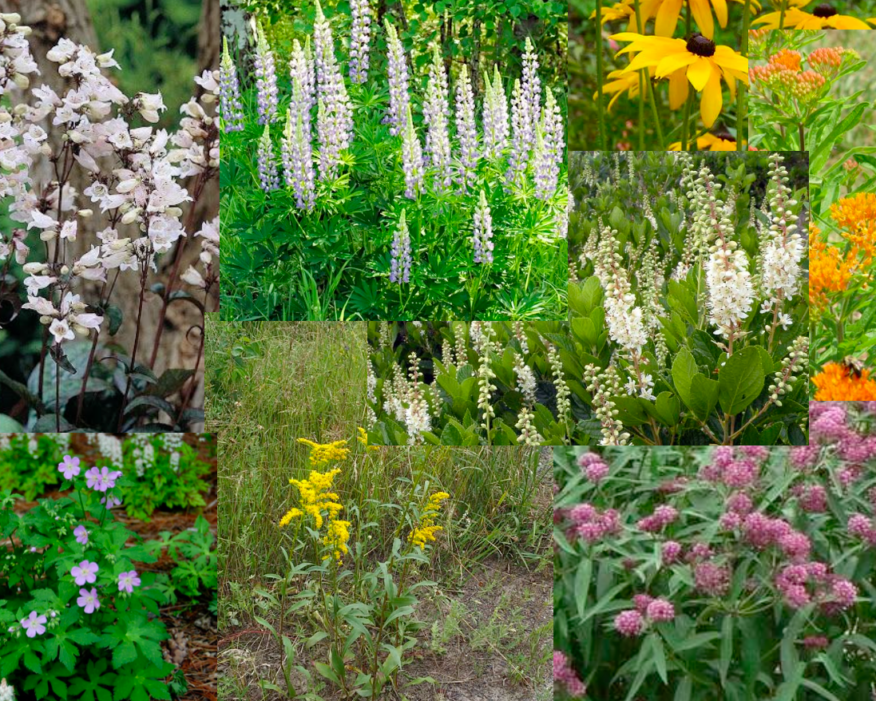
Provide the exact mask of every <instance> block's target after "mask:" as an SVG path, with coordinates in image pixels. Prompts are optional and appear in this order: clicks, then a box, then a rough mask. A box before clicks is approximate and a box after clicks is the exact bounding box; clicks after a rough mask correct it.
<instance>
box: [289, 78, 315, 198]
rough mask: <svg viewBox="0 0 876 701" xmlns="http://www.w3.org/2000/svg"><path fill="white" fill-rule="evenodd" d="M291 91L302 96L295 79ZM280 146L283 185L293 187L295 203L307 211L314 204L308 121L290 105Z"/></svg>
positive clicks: (297, 95)
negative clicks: (293, 88) (281, 151)
mask: <svg viewBox="0 0 876 701" xmlns="http://www.w3.org/2000/svg"><path fill="white" fill-rule="evenodd" d="M294 93H295V96H296V97H297V98H298V99H301V97H300V94H301V86H300V84H299V83H298V82H297V81H296V83H295V90H294ZM296 97H293V103H294V102H295V101H296ZM293 114H294V115H295V116H294V117H293ZM282 150H283V174H284V177H285V180H286V185H287V186H288V187H291V188H292V189H293V190H294V191H295V205H296V206H297V207H298V209H304V210H307V211H310V210H312V209H313V204H314V184H313V154H312V151H311V145H310V122H309V121H305V119H304V117H303V116H302V114H301V111H298V110H294V109H293V107H292V106H291V105H290V107H289V111H288V112H287V113H286V128H285V129H284V130H283V140H282Z"/></svg>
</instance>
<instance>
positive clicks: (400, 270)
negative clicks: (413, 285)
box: [389, 210, 411, 284]
mask: <svg viewBox="0 0 876 701" xmlns="http://www.w3.org/2000/svg"><path fill="white" fill-rule="evenodd" d="M410 275H411V236H410V234H409V233H408V224H407V222H406V221H405V210H402V213H401V217H400V218H399V220H398V228H397V229H396V230H395V235H394V236H393V239H392V263H391V267H390V271H389V281H390V282H397V283H399V284H401V283H403V282H409V281H410Z"/></svg>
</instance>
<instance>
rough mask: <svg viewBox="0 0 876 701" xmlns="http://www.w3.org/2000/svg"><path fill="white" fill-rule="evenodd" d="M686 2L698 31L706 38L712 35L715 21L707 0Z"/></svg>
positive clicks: (689, 0)
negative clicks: (688, 4)
mask: <svg viewBox="0 0 876 701" xmlns="http://www.w3.org/2000/svg"><path fill="white" fill-rule="evenodd" d="M688 2H689V3H690V11H691V12H692V13H693V16H694V19H695V20H696V21H697V26H698V27H699V28H700V32H702V34H703V36H704V37H707V38H708V39H711V38H712V37H714V36H715V22H714V20H713V19H712V8H711V7H710V6H709V0H688Z"/></svg>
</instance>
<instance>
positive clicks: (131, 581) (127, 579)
mask: <svg viewBox="0 0 876 701" xmlns="http://www.w3.org/2000/svg"><path fill="white" fill-rule="evenodd" d="M139 586H140V578H139V577H138V576H137V571H136V570H131V571H130V572H122V573H121V574H120V575H119V591H126V592H128V593H129V594H132V593H133V592H134V587H139Z"/></svg>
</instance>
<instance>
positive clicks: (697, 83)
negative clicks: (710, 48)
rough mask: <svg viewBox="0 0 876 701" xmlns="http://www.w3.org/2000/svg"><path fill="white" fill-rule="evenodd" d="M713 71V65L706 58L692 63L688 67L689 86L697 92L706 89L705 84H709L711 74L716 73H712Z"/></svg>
mask: <svg viewBox="0 0 876 701" xmlns="http://www.w3.org/2000/svg"><path fill="white" fill-rule="evenodd" d="M713 69H714V65H713V64H712V62H711V61H710V60H709V59H707V58H698V59H697V60H696V61H694V63H692V64H691V65H690V66H688V69H687V77H688V80H690V84H691V85H693V86H694V88H695V89H696V91H697V92H699V91H700V90H702V89H703V88H704V87H706V83H708V82H709V79H710V78H711V77H712V74H713V73H717V71H714V70H713Z"/></svg>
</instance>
